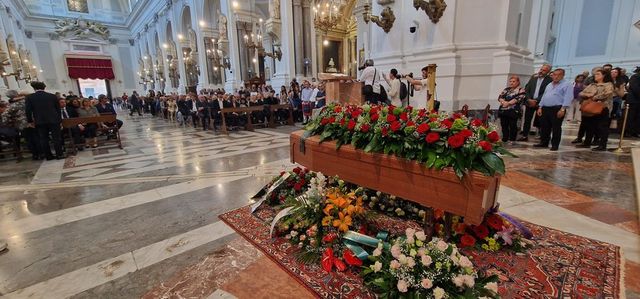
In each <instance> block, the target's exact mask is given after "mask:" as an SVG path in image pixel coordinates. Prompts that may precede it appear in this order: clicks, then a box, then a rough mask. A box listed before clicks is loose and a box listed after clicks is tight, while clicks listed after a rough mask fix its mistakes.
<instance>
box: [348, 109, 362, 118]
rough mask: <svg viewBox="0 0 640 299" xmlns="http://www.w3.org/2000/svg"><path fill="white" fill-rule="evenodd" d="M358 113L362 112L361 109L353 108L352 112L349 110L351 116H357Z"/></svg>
mask: <svg viewBox="0 0 640 299" xmlns="http://www.w3.org/2000/svg"><path fill="white" fill-rule="evenodd" d="M360 114H362V110H360V109H356V110H353V112H351V117H352V118H358V116H360Z"/></svg>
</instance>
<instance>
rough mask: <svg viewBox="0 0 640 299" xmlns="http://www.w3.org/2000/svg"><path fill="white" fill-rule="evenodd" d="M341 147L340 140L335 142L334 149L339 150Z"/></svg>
mask: <svg viewBox="0 0 640 299" xmlns="http://www.w3.org/2000/svg"><path fill="white" fill-rule="evenodd" d="M341 146H342V139H338V140H336V149H337V150H339V149H340V147H341Z"/></svg>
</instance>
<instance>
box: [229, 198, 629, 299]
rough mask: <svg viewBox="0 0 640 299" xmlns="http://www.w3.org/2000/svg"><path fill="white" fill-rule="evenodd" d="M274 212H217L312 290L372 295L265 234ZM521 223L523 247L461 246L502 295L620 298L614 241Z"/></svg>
mask: <svg viewBox="0 0 640 299" xmlns="http://www.w3.org/2000/svg"><path fill="white" fill-rule="evenodd" d="M275 214H276V211H275V210H274V209H273V208H271V207H267V206H265V207H263V208H260V209H259V210H258V211H256V213H255V214H251V213H250V209H249V207H244V208H240V209H237V210H233V211H230V212H227V213H225V214H222V215H220V219H222V220H223V221H224V222H225V223H227V224H228V225H229V226H231V227H232V228H233V229H234V230H235V231H236V232H238V233H239V234H240V235H241V236H243V237H244V238H245V239H247V240H248V241H249V242H251V243H252V244H253V245H254V246H256V247H257V248H258V249H259V250H260V251H262V252H264V253H265V255H266V256H268V257H269V258H270V259H271V260H273V261H274V262H275V263H276V264H278V265H279V266H280V267H281V268H282V269H284V270H285V271H286V272H287V273H288V274H289V275H291V276H292V277H293V278H295V279H296V280H297V281H298V282H299V283H301V284H302V285H303V286H304V287H305V288H307V289H308V290H309V291H311V292H312V293H314V294H315V295H316V296H318V297H320V298H371V297H375V294H373V293H372V292H370V291H369V290H368V289H367V288H366V287H365V286H364V285H363V284H362V280H361V278H360V277H359V276H358V273H357V272H354V271H349V270H348V271H345V272H332V273H328V272H326V271H324V270H323V269H322V267H321V266H320V265H319V264H308V265H305V264H301V263H299V262H297V261H296V257H295V252H296V250H297V248H296V247H294V246H292V245H291V244H290V243H289V242H288V241H287V240H286V239H284V238H277V237H276V238H271V237H270V236H269V224H270V223H271V220H272V219H273V217H274V216H275ZM376 222H377V223H376V226H378V227H379V228H384V229H385V230H386V231H389V232H390V234H391V235H395V234H400V233H402V232H404V230H405V229H406V228H407V227H413V228H416V229H420V225H419V224H418V223H416V222H413V221H406V220H401V219H396V218H392V217H388V216H385V215H379V217H377V220H376ZM523 223H524V225H526V226H527V227H528V228H529V229H531V231H532V232H533V234H534V241H535V243H536V244H535V245H534V247H533V248H531V249H529V250H528V251H527V252H526V253H520V254H518V253H515V252H512V251H498V252H486V251H481V250H476V249H464V250H461V251H462V252H463V253H465V254H466V255H467V256H470V257H472V258H473V259H472V261H473V263H474V265H475V266H476V268H477V269H478V270H484V271H486V272H488V273H489V274H496V275H498V276H499V277H500V283H499V284H498V286H499V293H500V295H501V296H502V297H503V298H620V294H621V289H622V287H621V285H620V283H621V273H622V269H621V253H620V248H619V247H618V246H615V245H612V244H609V243H604V242H600V241H596V240H591V239H587V238H584V237H580V236H576V235H573V234H569V233H565V232H561V231H558V230H554V229H551V228H547V227H543V226H539V225H535V224H531V223H526V222H523ZM265 279H268V278H265Z"/></svg>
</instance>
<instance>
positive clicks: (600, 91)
mask: <svg viewBox="0 0 640 299" xmlns="http://www.w3.org/2000/svg"><path fill="white" fill-rule="evenodd" d="M593 79H594V80H593V83H592V84H590V85H589V86H587V87H586V88H585V89H584V90H583V91H582V92H581V93H580V96H581V97H582V98H583V99H585V100H592V101H595V102H600V103H602V105H603V106H604V109H602V111H601V113H599V114H595V115H590V116H589V117H588V118H586V119H585V121H584V123H585V129H586V132H585V134H586V136H585V140H584V142H583V143H582V144H579V145H577V146H576V147H584V148H589V147H591V144H592V141H593V138H594V137H596V138H597V140H598V147H596V148H594V149H593V150H594V151H605V150H607V141H608V138H609V125H610V123H611V118H610V117H609V111H611V108H612V105H613V101H612V99H613V84H612V83H611V75H610V74H609V72H607V71H604V70H597V71H596V72H595V74H594V76H593ZM585 113H586V112H584V111H583V114H585Z"/></svg>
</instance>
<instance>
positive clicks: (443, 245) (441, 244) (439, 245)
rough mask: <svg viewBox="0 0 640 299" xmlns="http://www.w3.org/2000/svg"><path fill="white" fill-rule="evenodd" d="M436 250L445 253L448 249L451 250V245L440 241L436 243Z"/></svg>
mask: <svg viewBox="0 0 640 299" xmlns="http://www.w3.org/2000/svg"><path fill="white" fill-rule="evenodd" d="M436 248H438V250H440V251H445V250H447V248H449V244H447V242H445V241H442V240H440V241H438V243H436Z"/></svg>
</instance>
